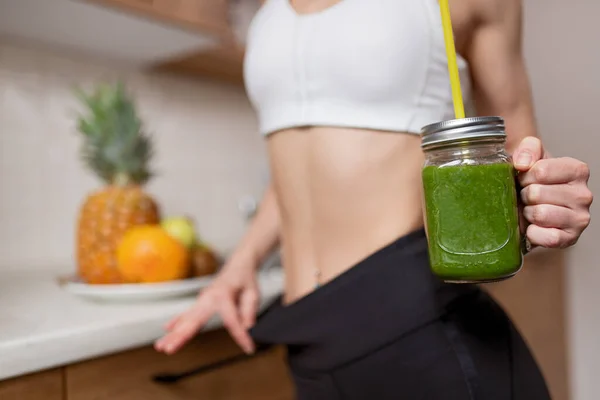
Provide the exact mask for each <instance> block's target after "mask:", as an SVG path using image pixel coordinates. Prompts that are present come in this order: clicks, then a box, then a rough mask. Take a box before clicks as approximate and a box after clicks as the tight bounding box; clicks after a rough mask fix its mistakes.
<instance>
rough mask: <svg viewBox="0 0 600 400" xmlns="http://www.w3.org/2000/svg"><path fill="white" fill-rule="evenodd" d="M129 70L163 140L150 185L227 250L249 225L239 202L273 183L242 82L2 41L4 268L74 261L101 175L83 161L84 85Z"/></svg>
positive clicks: (0, 251)
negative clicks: (80, 96)
mask: <svg viewBox="0 0 600 400" xmlns="http://www.w3.org/2000/svg"><path fill="white" fill-rule="evenodd" d="M118 76H122V77H125V79H126V82H127V83H128V86H129V87H130V88H131V90H132V92H133V93H135V94H136V96H137V98H138V103H139V108H140V110H141V113H142V115H143V117H144V120H145V122H146V127H147V128H148V130H149V131H151V132H152V133H153V134H154V136H155V138H156V150H157V157H156V165H155V169H156V171H157V173H158V176H157V177H156V178H155V179H154V180H153V181H152V182H151V184H150V185H149V187H148V190H149V192H150V193H151V194H152V195H154V196H155V197H156V199H157V200H158V201H159V202H160V204H161V206H162V209H163V211H164V214H167V215H169V214H170V215H173V214H189V215H191V216H193V217H194V218H195V219H196V222H197V224H198V228H199V231H200V233H201V234H202V235H203V236H204V237H205V238H207V239H208V240H209V242H211V243H213V244H214V245H215V246H217V247H218V248H219V249H220V250H228V249H230V248H231V247H232V246H234V245H235V243H236V241H237V239H238V238H239V236H240V235H241V234H242V232H243V229H244V225H245V222H244V219H243V218H242V217H241V215H240V213H239V212H238V210H237V201H238V199H239V198H240V196H242V195H244V194H252V195H255V196H259V195H260V193H261V191H262V190H263V185H264V176H263V175H264V168H265V165H266V162H265V159H264V154H263V142H262V139H261V138H260V136H259V134H258V133H257V128H256V126H257V123H256V120H255V116H254V112H253V111H252V109H251V107H250V105H249V103H248V101H247V99H246V96H245V94H244V92H243V90H241V89H238V88H231V87H229V88H228V87H225V86H221V85H218V84H210V83H203V82H198V81H193V80H183V79H179V78H166V77H158V76H153V75H147V74H140V73H135V72H128V71H125V70H119V69H118V68H117V67H116V66H114V65H102V63H101V62H99V61H98V60H86V59H83V58H77V57H75V58H72V57H67V56H61V55H55V54H53V53H46V52H44V51H40V50H36V49H32V48H27V47H23V46H17V45H15V44H8V43H6V42H4V43H3V42H2V41H0V268H10V267H12V268H25V267H30V266H48V267H59V266H60V267H70V266H73V264H74V263H73V257H72V255H73V247H74V233H75V222H76V216H77V211H78V208H79V206H80V204H81V202H82V201H83V199H84V197H85V195H86V194H87V193H88V192H89V191H91V190H93V189H95V188H97V187H99V185H100V182H99V181H98V180H96V179H95V177H94V176H93V175H92V174H90V173H88V172H87V171H85V170H84V169H83V168H82V166H81V163H80V162H79V159H78V148H79V144H80V138H79V136H78V134H77V133H76V131H75V129H74V127H75V124H74V119H75V118H74V116H75V110H77V107H78V103H77V102H76V100H75V99H74V96H73V94H72V87H73V85H74V84H75V83H77V84H84V85H87V84H89V83H91V82H95V81H99V80H101V79H102V80H104V79H111V78H115V77H118Z"/></svg>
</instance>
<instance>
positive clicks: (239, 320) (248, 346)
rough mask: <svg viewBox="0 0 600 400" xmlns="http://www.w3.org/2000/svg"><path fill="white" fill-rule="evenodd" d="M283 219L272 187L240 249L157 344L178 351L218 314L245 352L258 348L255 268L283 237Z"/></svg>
mask: <svg viewBox="0 0 600 400" xmlns="http://www.w3.org/2000/svg"><path fill="white" fill-rule="evenodd" d="M279 221H280V219H279V207H278V205H277V199H276V197H275V193H274V191H273V189H272V187H269V188H268V189H267V191H266V193H265V195H264V197H263V200H262V202H261V204H260V206H259V209H258V213H257V214H256V216H255V217H254V220H253V221H252V223H251V225H250V228H249V229H248V232H247V233H246V235H245V236H244V238H243V239H242V241H241V243H240V245H239V246H238V248H237V249H236V251H235V252H234V253H233V255H232V256H231V257H230V258H229V260H227V263H226V264H225V266H224V267H223V268H222V269H221V271H220V272H219V274H218V276H217V278H215V280H214V281H213V282H212V284H211V285H210V286H209V287H208V288H206V289H204V290H203V291H202V292H201V293H200V295H199V296H198V300H197V301H196V303H195V304H194V305H193V306H192V307H190V308H189V309H188V310H187V311H185V312H184V313H183V314H181V315H179V316H178V317H176V318H174V319H173V320H172V321H171V322H169V323H168V324H167V326H166V330H167V333H166V335H165V336H164V337H162V338H161V339H159V340H158V341H157V342H156V344H155V347H156V349H157V350H158V351H162V352H165V353H168V354H172V353H174V352H176V351H178V350H179V349H180V348H181V347H182V346H183V345H184V344H185V343H186V342H187V341H188V340H190V339H191V338H192V337H194V335H196V333H197V332H198V331H199V330H200V329H202V327H203V326H204V325H205V324H206V323H207V322H208V320H209V319H210V318H211V317H212V316H213V315H215V314H219V315H220V316H221V318H222V320H223V324H224V326H225V328H227V330H228V331H229V333H230V334H231V336H232V337H233V339H234V340H235V341H236V342H237V343H238V344H239V346H240V347H241V348H242V349H243V350H244V351H245V352H247V353H251V352H253V351H254V343H253V342H252V338H251V337H250V335H249V334H248V332H247V329H248V328H249V327H250V326H252V325H254V320H255V317H256V310H257V307H258V301H259V297H260V294H259V292H258V285H257V282H256V274H255V272H256V269H257V268H258V266H260V264H261V262H262V261H263V259H264V258H265V256H266V255H267V254H268V253H269V251H270V250H272V249H273V247H274V246H275V245H276V244H277V242H278V240H279V229H280V222H279Z"/></svg>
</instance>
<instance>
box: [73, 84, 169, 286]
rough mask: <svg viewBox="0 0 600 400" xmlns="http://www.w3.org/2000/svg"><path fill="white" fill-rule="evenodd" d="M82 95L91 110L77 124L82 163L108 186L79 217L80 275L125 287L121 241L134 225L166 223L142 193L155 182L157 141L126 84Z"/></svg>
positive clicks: (90, 198)
mask: <svg viewBox="0 0 600 400" xmlns="http://www.w3.org/2000/svg"><path fill="white" fill-rule="evenodd" d="M77 94H78V96H79V98H80V99H81V101H82V102H83V104H84V106H85V112H84V113H83V114H81V115H79V117H78V121H77V123H78V124H77V127H78V131H79V132H80V133H81V134H82V136H83V143H82V146H81V159H82V161H83V163H84V164H85V166H86V167H87V168H88V169H89V170H91V171H92V172H93V173H94V174H95V175H96V176H97V177H98V178H100V180H102V181H103V182H104V184H105V185H106V186H105V187H104V188H103V189H101V190H99V191H97V192H95V193H92V194H90V195H89V196H88V197H87V199H86V200H85V202H84V204H83V206H82V208H81V210H80V213H79V219H78V232H77V263H78V273H79V276H80V278H81V279H83V280H84V281H85V282H87V283H91V284H108V283H120V282H123V279H122V277H121V276H120V274H119V272H118V269H117V256H116V249H117V246H118V244H119V241H120V240H121V237H122V236H123V234H124V233H125V232H126V231H127V230H128V229H129V228H131V227H132V226H135V225H142V224H156V223H158V222H159V219H160V215H159V209H158V206H157V204H156V202H155V201H154V200H153V199H152V198H151V197H150V196H149V195H148V194H146V193H145V192H144V191H143V189H142V186H143V185H144V184H145V183H147V181H148V180H149V179H150V178H151V177H152V173H151V171H150V170H149V164H150V161H151V158H152V155H153V146H152V141H151V138H150V137H149V136H148V135H147V134H146V133H145V132H144V131H143V130H142V124H141V121H140V119H139V118H138V115H137V112H136V109H135V105H134V103H133V101H132V100H131V99H130V98H129V97H128V95H127V93H126V91H125V88H124V86H123V85H122V84H121V83H117V84H114V85H107V84H102V85H99V86H98V87H97V88H96V89H95V90H94V91H93V92H92V93H91V94H88V93H84V92H83V91H80V90H78V91H77Z"/></svg>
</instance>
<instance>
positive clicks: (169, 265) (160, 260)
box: [117, 225, 190, 283]
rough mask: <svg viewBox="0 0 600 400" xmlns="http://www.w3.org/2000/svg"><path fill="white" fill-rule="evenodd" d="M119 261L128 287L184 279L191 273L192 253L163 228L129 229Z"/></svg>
mask: <svg viewBox="0 0 600 400" xmlns="http://www.w3.org/2000/svg"><path fill="white" fill-rule="evenodd" d="M117 261H118V269H119V272H120V273H121V275H122V276H123V279H124V281H125V282H127V283H151V282H165V281H172V280H177V279H184V278H186V277H187V276H188V275H189V272H190V255H189V252H188V250H187V249H186V248H185V247H184V246H183V245H182V244H181V243H180V242H179V241H178V240H177V239H175V238H173V237H171V236H170V235H169V234H168V233H167V232H166V231H165V230H164V229H163V228H161V227H160V226H159V225H140V226H136V227H133V228H131V229H129V230H128V231H127V232H126V233H125V235H124V236H123V238H122V239H121V241H120V243H119V246H118V248H117Z"/></svg>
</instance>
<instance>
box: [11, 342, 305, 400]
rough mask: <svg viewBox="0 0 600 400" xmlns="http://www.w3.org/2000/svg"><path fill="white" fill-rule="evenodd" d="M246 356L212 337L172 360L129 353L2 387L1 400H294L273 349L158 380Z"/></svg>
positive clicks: (279, 352)
mask: <svg viewBox="0 0 600 400" xmlns="http://www.w3.org/2000/svg"><path fill="white" fill-rule="evenodd" d="M236 355H241V352H240V350H239V348H238V347H237V346H236V345H235V344H234V343H233V341H232V340H231V339H230V338H229V335H228V334H227V333H226V332H225V331H223V330H220V331H213V332H207V333H205V334H203V335H201V336H200V337H199V338H198V339H197V340H194V341H193V342H191V343H190V344H189V345H188V346H187V347H185V348H184V349H183V350H181V351H180V352H179V353H178V354H176V355H173V356H166V355H163V354H159V353H157V352H156V351H155V350H154V349H153V348H152V347H149V346H148V347H144V348H140V349H135V350H130V351H127V352H123V353H118V354H114V355H110V356H106V357H102V358H98V359H93V360H89V361H84V362H81V363H78V364H73V365H68V366H66V367H63V368H58V369H54V370H49V371H44V372H40V373H35V374H31V375H27V376H22V377H19V378H14V379H9V380H6V381H2V382H0V399H1V400H192V399H193V400H197V399H210V400H265V399H268V400H293V399H294V395H293V386H292V382H291V379H290V377H289V375H288V371H287V366H286V365H285V362H284V357H285V354H284V351H283V349H282V348H273V349H270V350H267V351H265V352H263V353H258V354H257V355H255V356H253V357H247V358H242V359H241V360H237V361H235V362H233V363H229V364H225V365H224V366H222V367H220V368H216V369H210V370H209V371H207V372H202V373H199V374H191V375H189V376H187V377H185V378H184V379H181V380H179V381H178V382H175V383H170V384H165V383H157V382H154V381H153V377H154V376H156V375H157V374H164V373H168V374H179V373H184V372H187V371H191V370H194V369H197V368H198V367H200V366H207V365H214V363H215V362H219V361H222V360H225V359H228V358H230V357H232V356H236Z"/></svg>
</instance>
